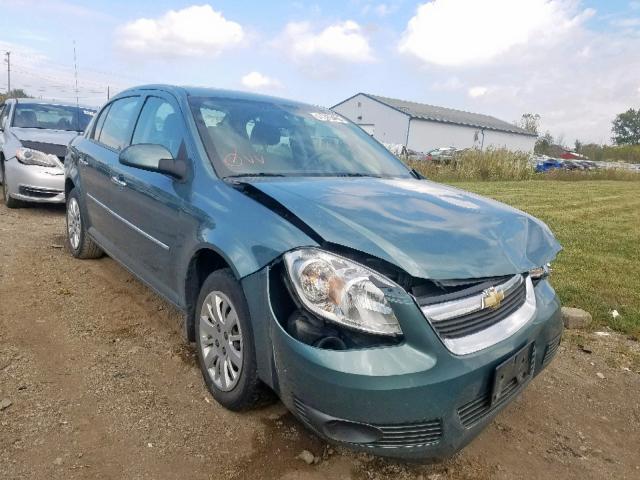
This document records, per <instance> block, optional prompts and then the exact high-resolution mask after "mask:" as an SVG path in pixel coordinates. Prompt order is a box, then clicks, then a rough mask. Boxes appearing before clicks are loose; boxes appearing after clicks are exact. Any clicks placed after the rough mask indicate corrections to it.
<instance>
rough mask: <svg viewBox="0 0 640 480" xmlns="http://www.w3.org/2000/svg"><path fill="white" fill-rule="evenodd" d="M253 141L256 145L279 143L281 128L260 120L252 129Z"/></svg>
mask: <svg viewBox="0 0 640 480" xmlns="http://www.w3.org/2000/svg"><path fill="white" fill-rule="evenodd" d="M251 143H253V144H255V145H277V144H279V143H280V129H279V128H278V127H274V126H273V125H270V124H268V123H262V122H258V123H256V124H255V125H254V126H253V129H252V130H251Z"/></svg>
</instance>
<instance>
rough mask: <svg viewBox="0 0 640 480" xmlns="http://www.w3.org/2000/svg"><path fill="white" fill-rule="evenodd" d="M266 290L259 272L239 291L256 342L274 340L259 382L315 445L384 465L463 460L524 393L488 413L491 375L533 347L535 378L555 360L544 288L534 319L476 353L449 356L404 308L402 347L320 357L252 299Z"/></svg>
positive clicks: (556, 307) (554, 307) (548, 291)
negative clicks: (338, 446) (382, 459)
mask: <svg viewBox="0 0 640 480" xmlns="http://www.w3.org/2000/svg"><path fill="white" fill-rule="evenodd" d="M252 277H253V278H252ZM259 277H262V280H259ZM259 284H262V285H261V286H259ZM267 284H268V282H267V275H266V274H263V273H260V272H258V273H257V274H255V275H253V276H250V277H247V279H245V280H244V281H243V285H244V287H245V291H247V298H248V300H249V303H250V310H251V314H252V321H253V324H254V332H256V333H255V338H256V339H261V338H267V336H268V338H270V340H271V342H270V345H268V343H269V342H260V341H258V342H257V343H258V345H257V346H256V347H257V350H258V357H259V358H258V364H259V371H260V376H261V378H262V379H263V380H264V381H266V382H267V383H268V384H270V385H271V386H272V387H273V388H274V389H276V390H277V391H278V392H279V395H280V398H281V400H282V401H283V403H284V404H285V405H286V406H287V407H288V408H289V409H290V410H291V411H292V412H293V413H294V414H295V415H296V416H297V417H298V418H299V419H300V420H301V421H302V422H303V423H304V424H305V425H306V426H307V427H309V428H310V429H312V430H314V431H315V432H316V433H318V434H319V435H320V436H322V437H324V438H326V439H328V440H332V441H334V442H336V441H337V442H341V443H343V444H346V445H347V446H349V447H350V448H354V449H358V450H363V451H367V452H370V453H374V454H377V455H382V456H388V457H401V458H414V459H425V458H441V457H448V456H450V455H452V454H453V453H455V452H456V451H458V450H460V449H461V448H462V447H464V446H465V445H466V444H467V443H469V442H470V441H471V440H472V439H473V438H475V436H476V435H478V433H480V431H482V429H483V428H484V426H486V424H487V423H489V422H490V421H491V419H492V418H494V417H495V415H496V414H497V413H498V412H499V411H500V410H501V409H502V408H504V406H505V405H507V404H508V403H509V402H510V401H511V400H512V399H513V398H515V396H516V395H517V394H518V393H519V392H520V391H521V390H522V388H524V387H525V385H526V384H524V385H521V386H520V387H519V388H517V389H514V390H513V391H512V392H511V393H510V395H508V396H506V397H505V398H504V399H503V400H502V401H501V402H499V403H497V404H494V405H493V406H491V403H490V393H491V387H492V384H493V373H494V370H495V368H496V366H498V365H499V364H500V363H501V362H503V361H504V360H505V359H507V358H509V357H510V356H511V355H513V354H514V353H515V352H516V351H518V350H520V349H521V348H522V347H523V346H525V345H528V344H530V343H532V342H533V344H534V345H535V352H534V353H533V359H532V367H533V375H532V376H531V378H532V377H533V376H535V375H537V374H538V373H540V371H542V369H543V368H544V367H545V366H546V365H547V364H548V363H549V361H550V360H551V358H552V357H553V355H554V354H555V351H556V349H557V345H558V344H559V341H560V336H561V334H562V329H563V326H562V321H561V318H560V303H559V301H558V298H557V296H556V294H555V292H554V291H553V289H552V288H551V286H550V285H549V283H548V282H547V281H546V280H543V281H541V282H539V283H538V285H537V286H536V287H535V295H536V303H537V311H536V315H535V316H534V318H533V319H532V320H531V321H530V322H528V323H527V324H526V325H525V326H524V327H523V328H521V329H520V330H519V331H517V332H516V333H514V334H513V335H512V336H510V337H509V338H507V339H505V340H503V341H501V342H499V343H497V344H495V345H493V346H491V347H489V348H485V349H483V350H481V351H479V352H476V353H472V354H469V355H464V356H456V355H454V354H452V353H451V352H450V351H448V350H447V349H446V348H445V346H444V345H443V344H442V342H441V340H440V339H439V338H438V337H437V335H436V334H435V332H434V331H433V329H432V328H431V327H430V325H429V324H428V322H427V320H426V319H425V318H424V316H423V315H422V313H421V312H420V310H419V308H418V307H417V305H415V304H414V303H408V302H405V303H396V304H394V305H393V308H394V310H395V312H396V317H397V318H398V319H399V321H400V323H401V326H402V329H403V332H404V335H405V341H404V342H403V343H402V344H400V345H397V346H390V347H380V348H368V349H362V350H348V351H331V350H323V349H319V348H315V347H312V346H309V345H306V344H304V343H302V342H300V341H298V340H296V339H294V338H293V337H291V336H290V335H289V334H288V333H287V332H286V331H285V330H284V329H283V328H282V327H281V325H280V323H279V322H278V321H277V320H276V318H275V315H274V313H273V310H272V308H271V306H270V303H269V300H268V298H269V295H268V293H265V294H263V295H256V291H257V290H262V289H264V288H265V285H267ZM371 428H373V429H374V430H371ZM371 432H374V433H375V434H372V435H370V436H369V437H368V436H367V435H368V434H369V433H371ZM380 432H382V433H380ZM374 437H375V438H374Z"/></svg>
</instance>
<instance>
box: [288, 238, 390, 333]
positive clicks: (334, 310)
mask: <svg viewBox="0 0 640 480" xmlns="http://www.w3.org/2000/svg"><path fill="white" fill-rule="evenodd" d="M284 261H285V264H286V266H287V272H288V273H289V278H290V279H291V283H292V284H293V287H294V289H295V291H296V294H297V295H298V298H299V299H300V301H301V302H302V303H303V304H304V306H305V307H306V308H308V309H309V310H310V311H311V312H313V313H315V314H316V315H318V316H320V317H322V318H325V319H327V320H329V321H332V322H335V323H337V324H340V325H343V326H345V327H348V328H352V329H355V330H359V331H362V332H366V333H371V334H376V335H393V336H395V335H401V334H402V330H401V329H400V324H399V323H398V320H397V318H396V316H395V314H394V313H393V310H392V308H391V306H390V305H389V302H388V301H387V298H386V297H385V294H384V292H383V290H382V289H384V288H399V287H397V285H396V284H394V283H393V282H392V281H391V280H389V279H388V278H386V277H384V276H382V275H380V274H378V273H376V272H374V271H372V270H369V269H368V268H366V267H363V266H362V265H359V264H357V263H355V262H353V261H351V260H348V259H346V258H343V257H340V256H338V255H334V254H331V253H328V252H324V251H322V250H319V249H316V248H303V249H299V250H294V251H291V252H288V253H286V254H285V255H284Z"/></svg>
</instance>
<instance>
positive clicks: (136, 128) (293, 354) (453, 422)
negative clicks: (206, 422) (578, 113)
mask: <svg viewBox="0 0 640 480" xmlns="http://www.w3.org/2000/svg"><path fill="white" fill-rule="evenodd" d="M64 167H65V177H66V182H65V190H66V192H67V193H68V194H67V234H68V244H69V249H70V252H71V253H72V254H73V255H74V256H75V257H77V258H97V257H99V256H100V255H102V253H103V252H107V253H108V254H109V255H110V256H112V257H113V258H114V259H116V260H117V261H118V262H120V263H122V264H123V265H124V266H126V268H127V269H128V270H130V271H131V272H133V273H134V274H135V275H137V276H138V277H140V278H141V279H142V280H143V281H144V282H145V283H146V284H148V285H150V286H151V287H152V288H153V289H155V290H156V291H157V292H159V293H160V294H161V295H163V296H164V297H165V298H166V299H167V300H169V301H170V302H172V303H173V304H175V305H176V306H177V307H178V308H179V309H181V310H182V311H183V312H184V313H185V322H184V327H185V333H186V335H187V338H188V339H189V340H191V341H193V342H195V343H196V351H197V355H198V361H199V365H200V369H201V371H202V375H203V378H204V381H205V383H206V386H207V387H208V389H209V391H210V392H211V394H212V395H213V397H214V398H215V399H216V400H217V401H218V402H219V403H220V404H222V405H224V406H225V407H227V408H230V409H232V410H243V409H247V408H250V407H252V406H254V405H255V404H256V403H258V402H259V400H260V398H261V396H262V395H263V394H264V393H265V392H267V393H268V390H267V389H266V387H268V388H270V389H271V390H273V391H275V392H276V393H277V394H278V395H279V397H280V398H281V400H282V402H283V403H284V404H285V405H286V406H287V407H288V408H289V409H290V410H291V411H292V412H293V413H294V415H296V416H297V417H298V418H299V419H300V420H301V421H302V422H303V423H304V425H305V426H307V427H308V428H310V429H312V430H313V431H315V432H317V433H318V434H319V435H320V436H322V437H324V438H326V439H328V440H330V441H332V442H337V443H340V444H343V445H345V446H347V447H349V448H356V449H360V450H363V451H366V452H370V453H375V454H379V455H385V456H395V457H404V458H418V459H421V458H425V457H442V456H449V455H451V454H452V453H454V452H456V451H457V450H459V449H461V448H462V447H464V446H465V445H466V444H467V443H468V442H470V441H471V440H472V439H473V438H474V437H475V436H476V435H478V433H480V432H481V431H482V429H483V427H485V426H486V425H488V424H489V422H490V421H491V419H492V418H494V417H495V415H496V414H497V413H498V412H499V411H500V410H501V409H502V408H503V407H504V406H505V405H507V404H508V403H510V402H511V401H512V400H513V399H514V398H515V397H516V396H517V395H518V393H519V392H521V391H522V390H523V389H524V388H525V387H526V385H527V384H528V383H529V382H530V381H531V379H532V378H533V377H534V376H535V375H537V374H538V373H540V372H541V371H542V370H543V369H544V368H545V367H547V366H548V365H549V362H550V361H551V359H552V358H553V356H554V355H555V353H556V352H557V351H558V346H559V343H560V336H561V334H562V329H563V324H562V319H561V316H560V303H559V300H558V297H557V296H556V294H555V292H554V290H553V288H552V287H551V284H550V283H549V282H548V279H547V276H548V275H549V269H548V262H551V261H552V260H553V259H554V258H555V256H556V254H557V253H558V251H559V250H560V245H559V244H558V242H557V241H556V239H555V237H554V236H553V234H552V233H551V231H550V230H549V228H548V227H547V226H546V225H545V224H544V223H542V222H541V221H540V220H537V219H535V218H534V217H532V216H531V215H528V214H525V213H523V212H520V211H518V210H516V209H514V208H511V207H509V206H507V205H504V204H501V203H498V202H496V201H494V200H491V199H488V198H482V197H480V196H478V195H475V194H470V193H467V192H464V191H462V190H459V189H456V188H452V187H448V186H444V185H439V184H437V183H434V182H430V181H427V180H424V179H422V178H421V177H420V176H419V175H417V174H416V173H415V172H413V171H411V170H409V169H408V168H407V167H406V166H405V165H404V164H403V163H402V162H401V161H400V160H398V159H397V158H396V157H395V156H393V155H392V154H391V153H390V152H389V151H387V150H386V149H385V148H384V147H383V146H382V145H380V144H379V143H378V142H376V141H375V140H373V139H372V138H371V137H370V136H369V135H368V134H367V133H366V132H364V131H363V130H362V129H360V128H359V127H358V126H357V125H355V124H353V123H351V122H349V121H348V120H346V119H344V118H343V117H341V116H339V115H337V114H336V113H334V112H332V111H330V110H325V109H323V108H320V107H315V106H311V105H305V104H302V103H298V102H294V101H290V100H284V99H276V98H273V97H265V96H259V95H252V94H248V93H238V92H228V91H223V90H213V89H204V88H180V87H171V86H147V87H140V88H135V89H130V90H127V91H124V92H121V93H120V94H119V95H118V96H117V97H115V98H113V99H112V100H111V101H110V102H109V103H108V104H107V105H105V106H104V107H103V108H102V110H101V111H100V113H99V114H98V115H97V116H96V119H95V120H94V121H93V122H92V123H91V125H90V126H89V128H87V131H86V132H85V134H84V135H83V136H80V137H77V138H75V139H74V140H73V141H72V142H71V145H70V146H69V155H68V157H67V162H66V163H65V166H64ZM520 413H521V414H523V415H525V414H526V413H524V412H520ZM215 440H216V439H215V438H212V439H211V441H212V445H214V448H215ZM504 448H508V445H507V444H506V443H505V445H504ZM516 454H519V452H515V450H514V455H516Z"/></svg>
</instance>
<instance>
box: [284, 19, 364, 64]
mask: <svg viewBox="0 0 640 480" xmlns="http://www.w3.org/2000/svg"><path fill="white" fill-rule="evenodd" d="M277 43H278V44H279V45H280V46H281V47H283V48H285V49H286V50H288V52H289V54H290V55H291V57H293V59H294V60H297V61H305V60H308V59H310V58H313V57H327V58H330V59H334V60H341V61H346V62H353V63H361V62H370V61H372V60H374V56H373V52H372V51H371V47H370V46H369V40H368V39H367V37H366V36H365V34H364V32H363V30H362V28H361V27H360V25H358V24H357V23H356V22H354V21H352V20H347V21H345V22H338V23H334V24H333V25H330V26H328V27H326V28H325V29H324V30H322V31H319V32H314V31H313V29H312V27H311V24H310V23H309V22H291V23H288V24H287V26H286V27H285V30H284V32H283V33H282V35H280V38H279V40H278V41H277Z"/></svg>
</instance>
